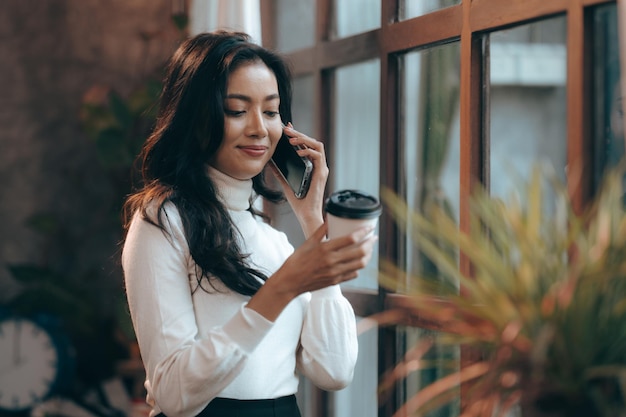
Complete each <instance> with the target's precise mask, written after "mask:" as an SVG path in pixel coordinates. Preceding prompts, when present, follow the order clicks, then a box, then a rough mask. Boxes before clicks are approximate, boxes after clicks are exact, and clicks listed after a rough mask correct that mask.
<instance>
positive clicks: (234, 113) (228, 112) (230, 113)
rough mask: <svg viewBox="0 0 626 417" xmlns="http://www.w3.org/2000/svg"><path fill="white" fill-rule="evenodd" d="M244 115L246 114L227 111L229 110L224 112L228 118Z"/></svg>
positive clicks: (237, 111)
mask: <svg viewBox="0 0 626 417" xmlns="http://www.w3.org/2000/svg"><path fill="white" fill-rule="evenodd" d="M245 113H246V112H245V111H243V110H229V109H226V110H224V114H225V115H226V116H230V117H240V116H242V115H244V114H245Z"/></svg>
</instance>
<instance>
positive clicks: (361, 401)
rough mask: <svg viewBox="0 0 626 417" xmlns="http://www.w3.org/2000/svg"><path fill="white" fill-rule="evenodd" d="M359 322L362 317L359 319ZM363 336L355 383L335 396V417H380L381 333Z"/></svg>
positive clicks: (333, 415) (371, 331)
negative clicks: (379, 348)
mask: <svg viewBox="0 0 626 417" xmlns="http://www.w3.org/2000/svg"><path fill="white" fill-rule="evenodd" d="M357 319H359V318H357ZM376 330H377V329H376V328H373V329H371V330H368V331H366V332H363V333H361V334H360V335H359V357H358V359H357V363H356V368H355V370H354V378H353V379H352V383H351V384H350V385H348V386H347V387H346V388H345V389H343V390H341V391H338V392H337V393H335V394H334V396H333V402H332V403H333V410H332V412H331V414H330V416H331V417H346V416H358V417H376V416H377V415H378V399H377V395H378V332H377V331H376Z"/></svg>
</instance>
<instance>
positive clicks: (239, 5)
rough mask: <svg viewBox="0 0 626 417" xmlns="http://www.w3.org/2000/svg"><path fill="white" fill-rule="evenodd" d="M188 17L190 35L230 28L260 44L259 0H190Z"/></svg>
mask: <svg viewBox="0 0 626 417" xmlns="http://www.w3.org/2000/svg"><path fill="white" fill-rule="evenodd" d="M189 17H190V21H189V29H190V32H191V35H195V34H198V33H201V32H209V31H212V30H216V29H231V30H238V31H242V32H246V33H247V34H249V35H250V36H251V37H252V40H253V41H254V42H255V43H257V44H259V45H261V44H262V39H261V9H260V4H259V0H192V1H191V10H190V13H189Z"/></svg>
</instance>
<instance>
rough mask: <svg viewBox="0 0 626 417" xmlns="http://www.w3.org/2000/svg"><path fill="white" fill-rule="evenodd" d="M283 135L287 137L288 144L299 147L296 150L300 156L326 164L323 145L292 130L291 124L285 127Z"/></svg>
mask: <svg viewBox="0 0 626 417" xmlns="http://www.w3.org/2000/svg"><path fill="white" fill-rule="evenodd" d="M284 130H285V134H286V135H287V136H288V137H289V143H291V144H292V145H294V146H300V147H301V149H299V150H298V154H299V155H300V156H305V157H307V158H309V159H311V160H312V161H313V162H314V163H315V162H318V161H320V162H323V163H324V164H326V155H325V151H324V144H323V143H322V142H320V141H319V140H316V139H313V138H311V137H309V136H307V135H305V134H303V133H301V132H299V131H297V130H295V129H294V128H293V126H291V123H289V125H288V126H285V129H284Z"/></svg>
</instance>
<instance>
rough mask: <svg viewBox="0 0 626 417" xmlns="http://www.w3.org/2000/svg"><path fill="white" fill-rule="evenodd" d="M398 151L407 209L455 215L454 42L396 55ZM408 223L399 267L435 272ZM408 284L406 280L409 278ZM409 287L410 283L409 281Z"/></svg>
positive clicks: (457, 68)
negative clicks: (439, 209) (429, 207)
mask: <svg viewBox="0 0 626 417" xmlns="http://www.w3.org/2000/svg"><path fill="white" fill-rule="evenodd" d="M400 63H401V71H402V73H401V82H402V84H401V87H400V88H401V90H400V91H401V94H402V98H401V100H402V101H401V106H402V109H401V112H400V113H401V114H402V115H403V117H402V120H401V121H400V123H401V125H402V128H401V130H400V131H401V132H403V137H402V138H401V140H402V142H401V149H400V155H401V156H400V157H399V161H398V162H399V164H400V172H401V173H402V174H401V175H402V177H401V180H402V181H403V184H401V188H402V189H401V190H400V191H401V194H402V195H404V196H405V197H406V203H407V205H408V208H409V210H410V211H412V212H424V208H425V206H427V205H429V204H432V203H435V204H438V205H441V206H442V207H444V208H445V210H446V211H447V212H448V213H449V214H450V216H451V217H452V218H454V219H455V220H456V221H457V222H458V217H459V175H460V171H459V167H460V139H459V138H460V131H459V83H460V48H459V44H458V43H450V44H447V45H443V46H439V47H435V48H430V49H426V50H421V51H416V52H411V53H407V54H406V55H404V56H402V58H401V62H400ZM411 229H412V225H411V224H410V223H409V224H408V225H407V229H406V230H405V233H406V240H405V242H404V246H405V247H406V249H405V250H404V252H405V253H404V257H405V261H404V267H405V270H406V272H407V276H408V277H410V276H411V275H415V274H418V275H427V276H431V275H432V276H434V275H436V274H435V271H431V270H427V269H426V268H428V267H429V263H428V262H426V261H425V260H424V259H423V257H422V256H421V255H420V252H419V249H418V248H417V247H416V245H415V243H414V236H413V232H412V230H411ZM408 284H411V282H410V280H409V282H408ZM409 287H410V285H409Z"/></svg>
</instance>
